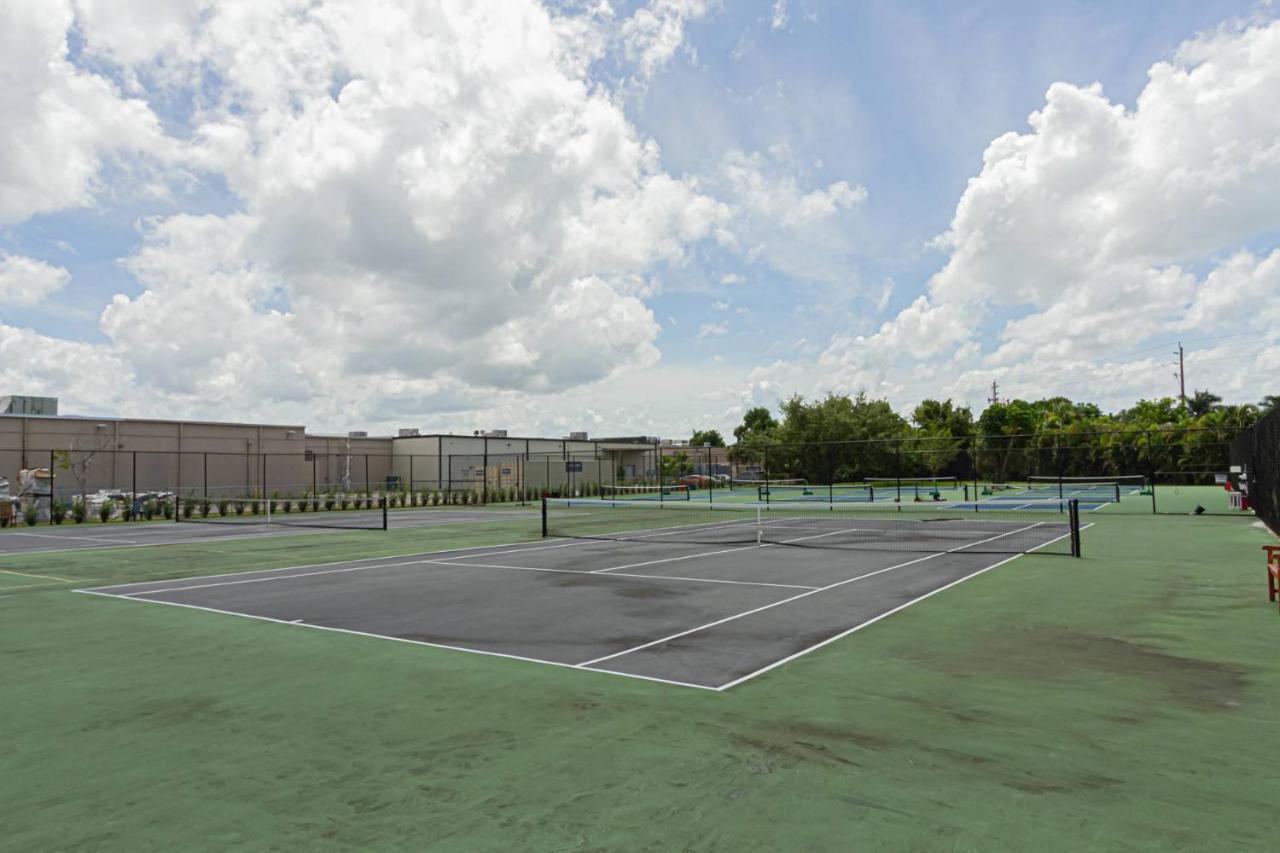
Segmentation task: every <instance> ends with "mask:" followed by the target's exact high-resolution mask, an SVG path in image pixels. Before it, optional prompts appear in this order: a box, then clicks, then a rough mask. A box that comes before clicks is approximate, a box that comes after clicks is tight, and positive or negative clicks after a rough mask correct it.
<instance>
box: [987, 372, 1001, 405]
mask: <svg viewBox="0 0 1280 853" xmlns="http://www.w3.org/2000/svg"><path fill="white" fill-rule="evenodd" d="M987 402H988V403H990V404H991V405H993V406H994V405H996V404H998V403H999V402H1000V386H999V385H998V384H996V380H994V379H992V380H991V399H990V400H988V401H987Z"/></svg>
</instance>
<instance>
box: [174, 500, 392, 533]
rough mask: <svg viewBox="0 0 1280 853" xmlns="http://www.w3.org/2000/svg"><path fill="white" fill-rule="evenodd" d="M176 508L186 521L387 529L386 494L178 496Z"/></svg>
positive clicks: (176, 516) (176, 517)
mask: <svg viewBox="0 0 1280 853" xmlns="http://www.w3.org/2000/svg"><path fill="white" fill-rule="evenodd" d="M176 509H177V512H175V513H174V518H175V519H176V520H177V521H179V522H183V523H199V524H240V525H247V526H253V525H275V526H280V527H319V528H330V529H334V530H386V529H387V499H386V498H385V497H364V496H361V497H321V498H278V499H277V498H232V499H226V498H218V499H216V500H207V499H204V498H178V502H177V507H176Z"/></svg>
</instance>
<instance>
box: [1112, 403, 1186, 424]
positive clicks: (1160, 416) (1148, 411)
mask: <svg viewBox="0 0 1280 853" xmlns="http://www.w3.org/2000/svg"><path fill="white" fill-rule="evenodd" d="M1184 417H1185V416H1184V414H1183V412H1182V409H1181V407H1180V406H1179V405H1178V401H1177V400H1175V399H1173V398H1172V397H1161V398H1160V399H1158V400H1139V401H1138V402H1136V403H1134V404H1133V407H1132V408H1129V409H1123V410H1121V411H1120V412H1119V414H1117V415H1116V418H1117V419H1119V420H1122V421H1127V422H1130V423H1137V424H1142V425H1144V426H1151V427H1159V426H1165V425H1166V424H1176V423H1179V422H1180V421H1182V420H1184Z"/></svg>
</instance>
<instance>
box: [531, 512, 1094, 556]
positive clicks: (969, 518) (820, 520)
mask: <svg viewBox="0 0 1280 853" xmlns="http://www.w3.org/2000/svg"><path fill="white" fill-rule="evenodd" d="M542 535H543V536H545V537H560V538H575V539H576V538H582V539H609V540H621V541H628V542H645V543H650V542H651V543H656V544H661V543H694V544H706V545H788V546H803V547H815V548H841V549H852V550H872V551H917V552H924V553H934V552H951V551H955V552H958V553H993V554H1026V553H1031V552H1036V553H1044V554H1065V555H1071V556H1079V555H1080V513H1079V505H1078V502H1077V501H1074V500H1066V501H1060V500H1044V501H1025V502H1023V503H1021V504H1019V505H1018V506H1017V507H1016V508H1008V507H996V506H991V505H990V504H985V503H977V502H974V503H955V504H943V503H920V504H914V503H898V504H895V503H851V504H829V505H825V506H823V507H821V508H819V507H816V506H813V505H806V504H794V503H793V504H770V505H768V506H762V505H758V504H757V505H754V506H753V505H746V504H703V503H700V502H693V503H685V504H666V505H654V504H636V503H633V502H629V501H599V500H578V499H564V498H559V499H557V498H547V499H545V500H544V501H543V504H542Z"/></svg>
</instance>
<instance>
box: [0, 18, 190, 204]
mask: <svg viewBox="0 0 1280 853" xmlns="http://www.w3.org/2000/svg"><path fill="white" fill-rule="evenodd" d="M72 21H73V15H72V9H71V5H70V3H69V2H65V0H6V2H5V3H3V4H0V80H3V81H4V85H2V86H0V115H3V116H4V121H3V122H0V225H2V224H6V223H15V222H21V221H22V220H24V219H27V218H28V217H31V216H34V215H36V214H38V213H48V212H52V211H57V210H62V209H64V208H69V207H83V206H85V205H88V204H90V203H91V202H92V201H93V198H94V196H95V194H96V192H97V191H98V189H99V179H100V172H101V170H102V168H103V166H104V163H105V161H106V160H107V159H108V158H114V157H117V156H125V155H130V154H148V153H149V154H154V155H156V156H162V155H166V154H167V152H168V150H169V147H170V146H169V145H168V143H167V141H166V140H165V138H164V135H163V133H162V131H161V129H160V123H159V121H158V119H157V118H156V116H155V114H154V113H153V112H152V111H151V109H150V108H149V107H148V106H147V105H146V104H145V103H144V102H143V101H141V100H137V99H129V98H125V97H123V96H122V95H121V94H120V92H119V91H118V90H117V89H116V87H115V86H114V85H113V84H112V83H111V82H110V81H109V80H107V79H106V78H105V77H102V76H99V75H97V74H91V73H86V72H84V71H81V70H79V69H77V68H76V67H75V66H73V65H72V64H71V63H70V62H69V61H68V59H67V35H66V34H67V30H68V28H69V27H70V26H71V24H72Z"/></svg>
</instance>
